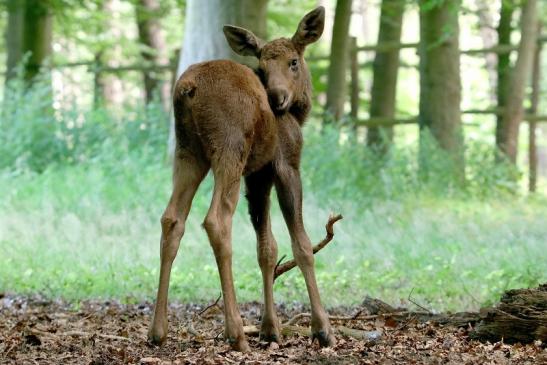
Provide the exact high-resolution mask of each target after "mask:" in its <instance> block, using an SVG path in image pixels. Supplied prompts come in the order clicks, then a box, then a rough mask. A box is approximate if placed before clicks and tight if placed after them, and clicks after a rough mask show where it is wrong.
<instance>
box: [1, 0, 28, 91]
mask: <svg viewBox="0 0 547 365" xmlns="http://www.w3.org/2000/svg"><path fill="white" fill-rule="evenodd" d="M7 7H8V24H7V27H6V34H5V37H6V48H7V60H6V83H7V82H8V81H9V80H10V79H12V78H13V77H14V76H15V71H16V67H17V66H18V65H19V63H20V62H21V60H22V57H23V29H24V21H25V2H24V0H8V4H7Z"/></svg>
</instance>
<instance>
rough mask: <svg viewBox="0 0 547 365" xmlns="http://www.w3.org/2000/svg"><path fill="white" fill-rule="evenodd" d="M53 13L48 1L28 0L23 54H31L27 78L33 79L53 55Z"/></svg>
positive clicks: (27, 67) (26, 68)
mask: <svg viewBox="0 0 547 365" xmlns="http://www.w3.org/2000/svg"><path fill="white" fill-rule="evenodd" d="M52 20H53V18H52V14H51V9H50V8H49V5H48V2H47V1H41V0H26V2H25V22H24V29H23V54H27V53H28V54H29V58H28V61H27V63H26V64H25V79H26V80H27V81H31V80H32V79H33V78H34V77H35V76H36V75H37V74H38V72H39V71H40V67H42V65H43V63H44V61H45V60H46V59H47V58H48V57H49V56H50V55H51V40H52V29H53V28H52V26H53V22H52Z"/></svg>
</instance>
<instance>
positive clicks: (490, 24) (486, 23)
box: [476, 0, 497, 105]
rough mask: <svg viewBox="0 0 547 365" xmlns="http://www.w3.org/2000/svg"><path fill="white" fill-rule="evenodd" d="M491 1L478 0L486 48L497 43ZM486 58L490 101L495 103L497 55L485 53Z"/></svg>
mask: <svg viewBox="0 0 547 365" xmlns="http://www.w3.org/2000/svg"><path fill="white" fill-rule="evenodd" d="M490 3H491V1H489V0H476V4H477V8H478V9H477V15H478V17H479V34H480V36H481V39H482V45H483V46H484V48H492V47H494V46H495V45H496V31H495V29H494V20H493V19H492V11H491V9H490V5H489V4H490ZM484 60H485V62H486V70H487V71H488V82H489V83H490V92H489V95H490V102H491V104H492V105H493V104H494V103H495V102H496V85H497V73H496V66H497V59H496V55H495V54H494V53H485V54H484Z"/></svg>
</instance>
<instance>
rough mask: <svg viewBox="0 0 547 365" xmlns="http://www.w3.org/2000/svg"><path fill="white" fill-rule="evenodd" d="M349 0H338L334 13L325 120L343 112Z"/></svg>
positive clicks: (345, 91)
mask: <svg viewBox="0 0 547 365" xmlns="http://www.w3.org/2000/svg"><path fill="white" fill-rule="evenodd" d="M351 3H352V1H351V0H338V1H337V2H336V11H335V14H334V25H333V29H332V44H331V52H330V59H329V72H328V84H327V104H326V111H327V113H328V114H329V115H327V119H326V121H328V120H329V118H331V117H333V118H334V120H339V119H340V118H341V117H342V115H343V114H344V101H345V97H346V95H347V88H346V71H347V64H348V56H349V54H348V53H349V52H348V51H349V50H348V45H349V36H348V32H349V24H350V20H351Z"/></svg>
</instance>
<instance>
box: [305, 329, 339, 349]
mask: <svg viewBox="0 0 547 365" xmlns="http://www.w3.org/2000/svg"><path fill="white" fill-rule="evenodd" d="M315 340H317V342H319V346H321V347H332V346H334V345H336V340H335V339H334V336H333V334H332V333H331V332H330V331H328V332H327V331H324V330H321V331H317V332H314V333H313V334H312V336H311V341H312V343H313V342H314V341H315Z"/></svg>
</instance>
